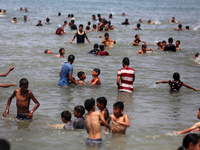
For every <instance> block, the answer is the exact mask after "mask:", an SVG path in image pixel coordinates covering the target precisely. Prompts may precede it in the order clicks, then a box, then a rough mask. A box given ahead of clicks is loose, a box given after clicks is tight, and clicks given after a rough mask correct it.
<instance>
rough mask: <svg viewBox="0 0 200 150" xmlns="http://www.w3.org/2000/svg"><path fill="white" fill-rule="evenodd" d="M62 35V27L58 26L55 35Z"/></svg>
mask: <svg viewBox="0 0 200 150" xmlns="http://www.w3.org/2000/svg"><path fill="white" fill-rule="evenodd" d="M63 33H64V27H63V26H62V25H60V24H59V25H58V28H57V30H56V33H55V34H57V35H62V34H63Z"/></svg>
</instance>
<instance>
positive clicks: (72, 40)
mask: <svg viewBox="0 0 200 150" xmlns="http://www.w3.org/2000/svg"><path fill="white" fill-rule="evenodd" d="M76 36H77V32H76V33H75V34H74V37H73V38H72V40H71V41H70V44H72V42H73V41H74V39H75V38H76Z"/></svg>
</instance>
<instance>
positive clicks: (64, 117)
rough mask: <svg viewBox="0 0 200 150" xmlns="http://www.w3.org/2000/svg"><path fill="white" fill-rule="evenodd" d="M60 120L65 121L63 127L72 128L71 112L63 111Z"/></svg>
mask: <svg viewBox="0 0 200 150" xmlns="http://www.w3.org/2000/svg"><path fill="white" fill-rule="evenodd" d="M60 115H61V119H62V122H63V123H65V125H64V126H63V129H68V130H72V129H74V128H73V121H72V120H71V118H72V114H71V113H70V112H69V111H63V112H62V113H61V114H60Z"/></svg>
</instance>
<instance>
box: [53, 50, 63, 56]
mask: <svg viewBox="0 0 200 150" xmlns="http://www.w3.org/2000/svg"><path fill="white" fill-rule="evenodd" d="M64 54H65V49H64V48H60V49H59V54H58V55H54V56H53V57H64Z"/></svg>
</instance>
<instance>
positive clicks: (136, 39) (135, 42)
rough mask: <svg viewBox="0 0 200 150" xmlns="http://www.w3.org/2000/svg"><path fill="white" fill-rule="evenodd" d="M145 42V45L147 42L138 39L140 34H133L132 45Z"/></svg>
mask: <svg viewBox="0 0 200 150" xmlns="http://www.w3.org/2000/svg"><path fill="white" fill-rule="evenodd" d="M140 42H142V43H145V44H146V45H148V43H147V42H145V41H142V40H140V36H139V35H138V34H136V35H135V40H134V41H133V46H137V45H141V43H140Z"/></svg>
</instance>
